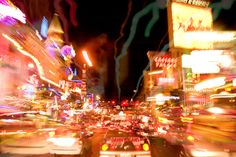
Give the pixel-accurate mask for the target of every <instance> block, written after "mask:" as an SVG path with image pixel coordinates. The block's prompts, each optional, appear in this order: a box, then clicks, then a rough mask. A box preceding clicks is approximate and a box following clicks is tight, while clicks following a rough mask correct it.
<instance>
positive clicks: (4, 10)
mask: <svg viewBox="0 0 236 157" xmlns="http://www.w3.org/2000/svg"><path fill="white" fill-rule="evenodd" d="M0 15H1V18H2V16H3V17H4V16H9V17H12V18H14V19H17V20H19V21H21V22H22V23H26V17H25V14H24V13H23V12H21V10H20V9H18V8H14V7H12V6H6V5H3V4H1V3H0Z"/></svg>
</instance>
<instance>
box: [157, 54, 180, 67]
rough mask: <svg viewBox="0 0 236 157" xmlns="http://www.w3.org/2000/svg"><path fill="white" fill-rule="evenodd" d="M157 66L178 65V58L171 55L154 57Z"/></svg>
mask: <svg viewBox="0 0 236 157" xmlns="http://www.w3.org/2000/svg"><path fill="white" fill-rule="evenodd" d="M154 62H155V65H156V68H160V67H172V68H173V67H176V64H177V58H171V57H156V58H154Z"/></svg>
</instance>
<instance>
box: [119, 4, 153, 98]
mask: <svg viewBox="0 0 236 157" xmlns="http://www.w3.org/2000/svg"><path fill="white" fill-rule="evenodd" d="M154 4H155V3H151V4H149V5H148V6H147V7H145V8H144V9H142V10H141V11H139V12H138V13H137V14H136V15H135V16H134V18H133V20H132V25H131V28H130V35H129V37H128V39H127V40H126V41H125V43H124V45H123V46H122V49H121V53H120V54H119V56H117V57H116V61H115V67H116V69H115V71H116V84H117V88H118V97H119V99H120V96H121V89H120V79H119V77H120V60H121V58H123V57H124V56H126V55H127V53H128V48H129V46H130V44H131V43H132V41H133V39H134V36H135V33H136V29H137V25H138V22H139V19H140V18H141V17H143V16H144V15H146V14H148V12H149V11H150V10H151V9H152V7H153V6H152V5H154Z"/></svg>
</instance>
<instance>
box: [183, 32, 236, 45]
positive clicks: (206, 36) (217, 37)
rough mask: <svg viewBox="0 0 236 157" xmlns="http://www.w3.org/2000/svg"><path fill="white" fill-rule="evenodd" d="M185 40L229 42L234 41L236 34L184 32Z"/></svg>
mask: <svg viewBox="0 0 236 157" xmlns="http://www.w3.org/2000/svg"><path fill="white" fill-rule="evenodd" d="M184 35H185V38H187V40H194V41H195V40H196V41H202V42H209V43H211V42H229V41H232V40H235V39H236V32H233V31H232V32H230V31H228V32H227V31H224V32H220V31H214V32H206V31H204V32H185V33H184Z"/></svg>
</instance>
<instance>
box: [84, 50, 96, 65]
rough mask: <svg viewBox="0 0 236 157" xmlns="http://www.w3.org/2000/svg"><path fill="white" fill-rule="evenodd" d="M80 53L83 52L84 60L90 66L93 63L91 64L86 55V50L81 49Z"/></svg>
mask: <svg viewBox="0 0 236 157" xmlns="http://www.w3.org/2000/svg"><path fill="white" fill-rule="evenodd" d="M82 54H83V56H84V59H85V60H86V62H87V64H88V66H90V67H92V66H93V64H92V62H91V60H90V59H89V56H88V53H87V51H85V50H83V51H82Z"/></svg>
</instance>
